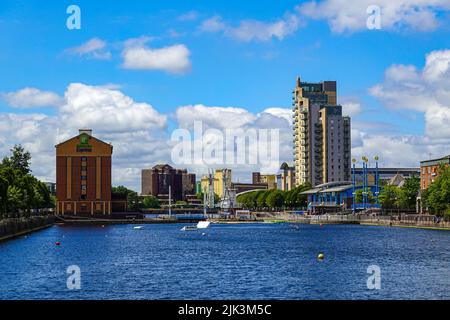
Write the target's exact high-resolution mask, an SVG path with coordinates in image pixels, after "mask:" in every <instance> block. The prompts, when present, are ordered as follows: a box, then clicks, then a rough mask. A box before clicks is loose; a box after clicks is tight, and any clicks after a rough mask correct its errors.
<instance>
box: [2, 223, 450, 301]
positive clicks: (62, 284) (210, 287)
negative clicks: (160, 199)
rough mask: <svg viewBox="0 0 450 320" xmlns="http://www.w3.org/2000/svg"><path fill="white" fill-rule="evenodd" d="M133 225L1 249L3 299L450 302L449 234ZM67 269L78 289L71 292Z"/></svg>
mask: <svg viewBox="0 0 450 320" xmlns="http://www.w3.org/2000/svg"><path fill="white" fill-rule="evenodd" d="M133 227H134V225H114V226H105V227H67V226H54V227H52V228H49V229H46V230H43V231H40V232H36V233H33V234H30V235H28V236H26V237H22V238H18V239H15V240H12V241H8V242H3V243H0V263H1V271H0V299H450V232H448V231H431V230H418V229H417V230H416V229H402V228H385V227H369V226H355V225H326V226H324V227H320V226H318V225H298V226H297V227H294V226H293V225H290V224H239V225H238V224H234V225H222V224H213V225H212V227H211V228H209V229H207V230H206V231H205V234H202V232H197V231H195V232H183V231H180V228H181V227H182V225H173V224H172V225H156V224H154V225H150V224H147V225H144V227H143V229H141V230H135V229H133ZM56 241H60V242H61V245H60V246H56V245H55V242H56ZM321 251H322V252H324V253H325V259H324V260H323V261H319V260H317V254H318V253H319V252H321ZM70 265H78V266H79V267H80V269H81V290H68V289H67V285H66V281H67V277H68V274H67V273H66V269H67V267H68V266H70ZM370 265H378V266H379V267H380V268H381V289H380V290H368V289H367V284H366V283H367V278H368V276H369V274H368V273H367V267H368V266H370Z"/></svg>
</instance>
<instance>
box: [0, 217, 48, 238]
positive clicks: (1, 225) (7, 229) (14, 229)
mask: <svg viewBox="0 0 450 320" xmlns="http://www.w3.org/2000/svg"><path fill="white" fill-rule="evenodd" d="M54 223H55V218H54V217H53V216H43V217H29V218H8V219H3V220H0V241H4V240H8V239H12V238H15V237H19V236H23V235H25V234H28V233H31V232H35V231H38V230H41V229H45V228H48V227H51V226H52V225H53V224H54Z"/></svg>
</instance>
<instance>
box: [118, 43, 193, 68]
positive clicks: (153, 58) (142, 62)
mask: <svg viewBox="0 0 450 320" xmlns="http://www.w3.org/2000/svg"><path fill="white" fill-rule="evenodd" d="M122 56H123V67H124V68H125V69H135V70H162V71H166V72H169V73H185V72H187V71H189V70H190V68H191V61H190V60H189V56H190V51H189V49H188V48H187V47H186V46H185V45H183V44H177V45H173V46H168V47H164V48H159V49H151V48H148V47H145V46H144V45H142V44H138V45H136V44H134V45H132V46H126V47H125V49H124V51H123V52H122Z"/></svg>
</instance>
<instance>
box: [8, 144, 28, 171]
mask: <svg viewBox="0 0 450 320" xmlns="http://www.w3.org/2000/svg"><path fill="white" fill-rule="evenodd" d="M11 152H12V156H11V157H5V158H3V161H2V164H1V166H2V167H10V168H13V169H15V170H19V171H20V172H21V173H22V174H28V173H30V172H31V169H30V161H31V154H30V152H28V151H25V149H24V148H23V147H22V146H21V145H20V144H18V145H15V146H14V148H12V149H11Z"/></svg>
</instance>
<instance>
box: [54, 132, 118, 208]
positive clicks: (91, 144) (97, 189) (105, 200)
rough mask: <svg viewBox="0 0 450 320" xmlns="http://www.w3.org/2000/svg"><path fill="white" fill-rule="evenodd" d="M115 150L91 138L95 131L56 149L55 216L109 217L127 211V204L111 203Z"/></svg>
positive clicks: (66, 142) (77, 137)
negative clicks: (113, 154)
mask: <svg viewBox="0 0 450 320" xmlns="http://www.w3.org/2000/svg"><path fill="white" fill-rule="evenodd" d="M112 152H113V146H112V145H111V144H109V143H106V142H103V141H101V140H99V139H97V138H95V137H93V136H92V130H88V129H86V130H80V131H79V134H78V135H77V136H75V137H73V138H71V139H69V140H67V141H64V142H62V143H60V144H58V145H56V198H57V201H56V213H57V214H58V215H94V214H101V215H109V214H111V212H112V211H113V206H114V208H117V209H118V210H120V211H126V202H124V201H121V203H114V204H113V203H112V195H111V156H112Z"/></svg>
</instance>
